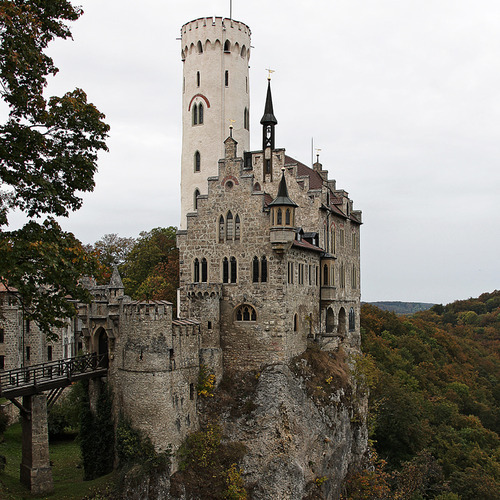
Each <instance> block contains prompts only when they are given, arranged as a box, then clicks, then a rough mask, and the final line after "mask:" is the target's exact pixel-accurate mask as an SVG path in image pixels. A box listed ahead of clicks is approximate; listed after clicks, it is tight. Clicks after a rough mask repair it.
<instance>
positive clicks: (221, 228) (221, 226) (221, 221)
mask: <svg viewBox="0 0 500 500" xmlns="http://www.w3.org/2000/svg"><path fill="white" fill-rule="evenodd" d="M223 242H224V217H223V216H222V215H221V216H220V217H219V243H223Z"/></svg>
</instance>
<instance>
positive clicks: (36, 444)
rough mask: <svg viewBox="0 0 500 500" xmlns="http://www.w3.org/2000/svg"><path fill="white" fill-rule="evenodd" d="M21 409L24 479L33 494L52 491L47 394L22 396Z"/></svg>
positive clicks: (22, 478) (22, 476) (22, 472)
mask: <svg viewBox="0 0 500 500" xmlns="http://www.w3.org/2000/svg"><path fill="white" fill-rule="evenodd" d="M23 406H24V408H26V410H28V413H26V412H21V419H22V433H23V436H22V440H23V443H22V448H23V455H22V462H21V482H22V483H23V484H25V485H26V486H27V487H28V488H29V489H30V490H31V493H33V494H45V493H50V492H52V491H53V489H54V483H53V480H52V469H51V467H50V459H49V426H48V422H47V396H45V394H36V395H33V396H24V397H23Z"/></svg>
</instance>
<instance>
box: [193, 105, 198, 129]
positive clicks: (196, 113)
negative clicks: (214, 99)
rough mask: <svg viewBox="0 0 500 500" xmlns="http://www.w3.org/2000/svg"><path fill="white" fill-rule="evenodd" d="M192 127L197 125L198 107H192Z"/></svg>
mask: <svg viewBox="0 0 500 500" xmlns="http://www.w3.org/2000/svg"><path fill="white" fill-rule="evenodd" d="M193 125H198V105H197V104H195V105H194V106H193Z"/></svg>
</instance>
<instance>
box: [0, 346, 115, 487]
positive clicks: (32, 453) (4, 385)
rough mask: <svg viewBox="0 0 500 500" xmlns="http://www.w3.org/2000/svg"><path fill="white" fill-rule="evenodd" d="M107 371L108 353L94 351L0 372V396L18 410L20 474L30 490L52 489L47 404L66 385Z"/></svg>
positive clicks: (102, 374) (51, 401)
mask: <svg viewBox="0 0 500 500" xmlns="http://www.w3.org/2000/svg"><path fill="white" fill-rule="evenodd" d="M107 371H108V355H107V353H106V354H96V353H94V354H87V355H84V356H77V357H76V358H70V359H61V360H58V361H50V362H48V363H43V364H39V365H32V366H29V367H24V368H16V369H14V370H8V371H4V372H0V397H4V398H7V399H10V400H11V401H12V403H13V404H14V405H15V406H17V407H18V408H19V410H20V412H21V421H22V433H23V437H22V440H23V443H22V461H21V474H20V478H21V482H22V483H24V484H26V486H28V487H29V488H30V490H31V492H32V493H34V494H45V493H49V492H51V491H52V489H53V481H52V470H51V468H50V460H49V438H48V423H47V407H49V408H50V407H51V406H52V405H53V404H54V403H55V401H56V400H57V398H58V397H59V395H60V394H61V393H62V391H63V390H64V388H65V387H67V386H68V385H71V384H72V383H73V382H76V381H78V380H85V379H92V378H98V377H103V376H106V374H107ZM46 391H49V393H48V395H47V394H45V392H46ZM19 397H22V398H23V399H22V403H21V402H20V401H18V400H17V399H16V398H19Z"/></svg>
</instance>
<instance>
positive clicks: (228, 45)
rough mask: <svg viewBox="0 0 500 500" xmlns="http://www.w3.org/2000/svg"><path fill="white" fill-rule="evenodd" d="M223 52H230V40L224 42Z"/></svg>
mask: <svg viewBox="0 0 500 500" xmlns="http://www.w3.org/2000/svg"><path fill="white" fill-rule="evenodd" d="M224 52H231V42H230V41H229V40H226V41H225V42H224Z"/></svg>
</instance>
